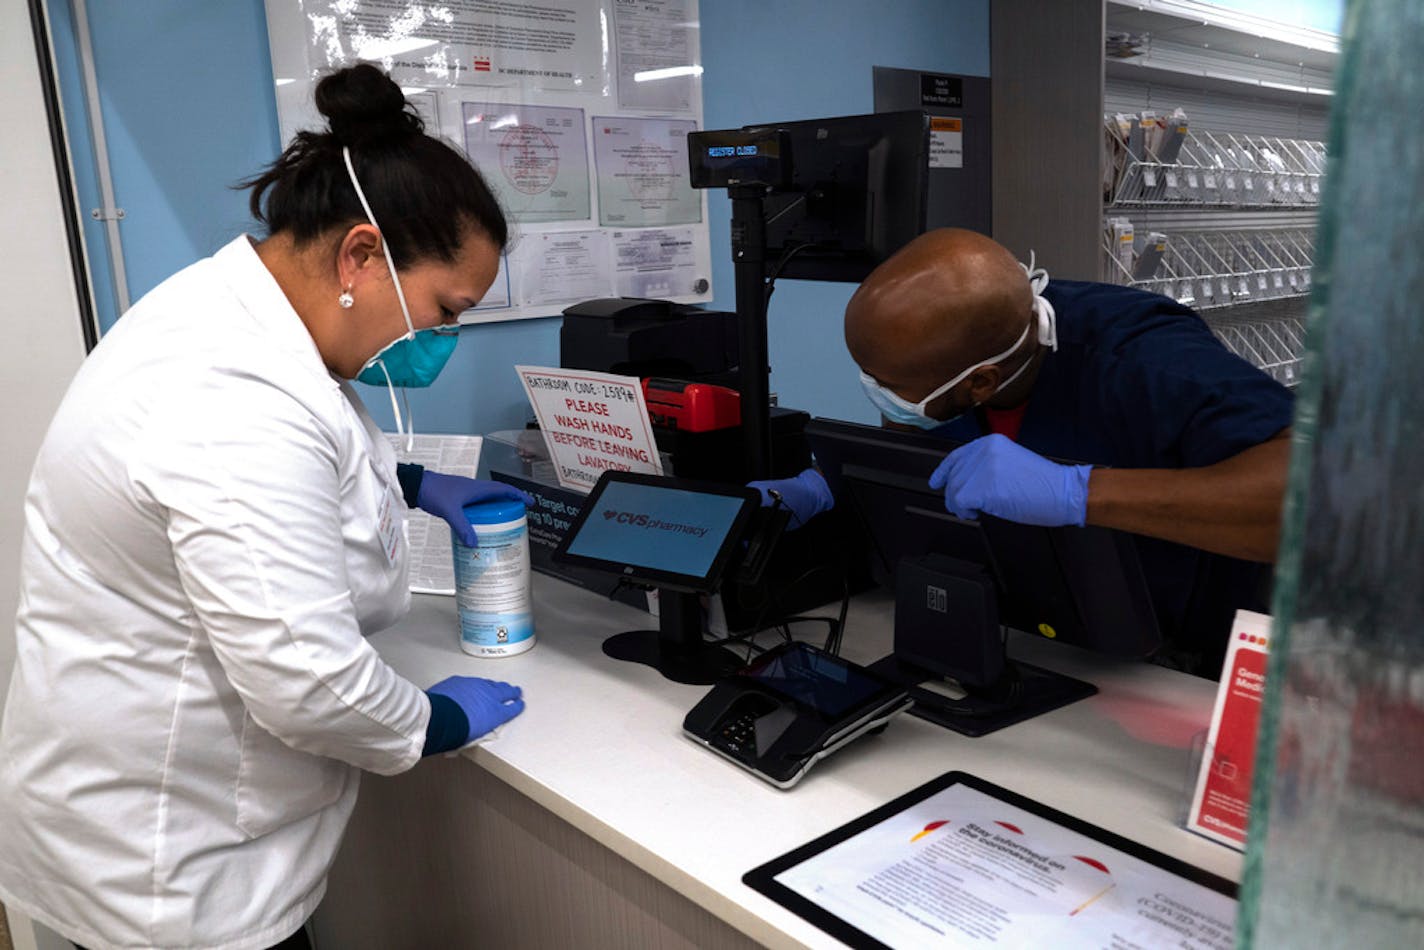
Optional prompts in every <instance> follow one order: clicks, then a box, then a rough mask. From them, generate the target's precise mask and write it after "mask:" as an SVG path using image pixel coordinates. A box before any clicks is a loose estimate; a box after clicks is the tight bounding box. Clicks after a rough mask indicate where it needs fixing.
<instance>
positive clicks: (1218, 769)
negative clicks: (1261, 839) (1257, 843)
mask: <svg viewBox="0 0 1424 950" xmlns="http://www.w3.org/2000/svg"><path fill="white" fill-rule="evenodd" d="M1270 638H1271V618H1270V617H1268V616H1266V615H1265V614H1258V613H1253V612H1251V611H1249V610H1238V611H1237V612H1236V618H1235V620H1234V621H1233V623H1232V627H1231V644H1230V646H1229V647H1228V648H1227V652H1226V663H1225V664H1224V665H1223V666H1222V669H1221V685H1220V686H1218V687H1217V691H1216V707H1215V709H1213V710H1212V715H1211V730H1210V731H1209V732H1208V733H1207V740H1206V748H1205V749H1204V750H1203V752H1202V761H1201V768H1200V770H1199V771H1198V773H1197V783H1196V789H1195V791H1194V793H1193V795H1192V806H1191V810H1190V812H1189V813H1188V815H1187V827H1188V828H1189V829H1191V830H1192V831H1195V832H1198V833H1199V834H1203V835H1206V836H1207V837H1208V838H1211V839H1213V840H1215V841H1220V842H1221V843H1222V844H1226V845H1230V846H1231V847H1233V848H1235V849H1237V850H1238V851H1241V850H1244V849H1245V847H1246V821H1247V818H1248V817H1249V816H1248V810H1249V808H1250V804H1251V770H1252V766H1253V764H1254V763H1255V761H1256V727H1257V724H1258V722H1259V721H1260V718H1261V700H1262V699H1263V697H1264V696H1265V689H1266V658H1267V656H1268V651H1269V647H1270Z"/></svg>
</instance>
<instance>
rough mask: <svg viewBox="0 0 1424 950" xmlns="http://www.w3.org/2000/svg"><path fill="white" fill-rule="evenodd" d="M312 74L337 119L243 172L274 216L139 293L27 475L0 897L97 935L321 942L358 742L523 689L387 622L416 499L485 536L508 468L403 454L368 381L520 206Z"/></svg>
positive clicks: (76, 933)
mask: <svg viewBox="0 0 1424 950" xmlns="http://www.w3.org/2000/svg"><path fill="white" fill-rule="evenodd" d="M316 96H317V106H318V108H319V110H320V111H321V112H322V113H323V114H324V115H325V116H326V117H327V119H328V120H329V124H330V129H329V131H326V132H322V133H313V132H303V133H301V134H299V135H298V136H297V137H296V139H294V140H293V142H292V144H291V146H290V147H289V148H288V149H287V150H286V151H285V152H284V153H283V154H282V156H281V157H280V158H279V159H278V160H277V161H276V162H274V163H273V165H272V166H271V167H270V168H268V169H267V170H266V171H265V172H264V173H263V174H261V175H259V176H258V177H256V178H255V179H253V180H252V181H251V182H248V183H247V184H248V185H249V186H250V187H251V188H252V206H253V211H254V214H255V215H256V216H257V217H258V219H259V220H261V221H263V222H264V223H265V224H266V226H267V232H268V234H267V237H266V238H265V239H263V240H262V241H260V242H257V241H254V240H252V239H250V238H248V237H246V236H243V237H240V238H238V239H237V240H235V241H233V242H232V243H231V244H229V245H227V246H226V247H224V248H223V249H222V250H220V251H218V253H217V254H215V255H214V256H213V257H211V258H208V259H206V260H202V261H199V262H197V263H196V264H193V265H192V266H190V267H188V268H186V269H185V270H183V271H181V272H179V273H178V274H176V275H174V276H173V277H171V278H169V279H168V280H167V281H165V282H164V283H163V284H161V285H160V286H159V287H157V288H155V289H154V290H153V291H152V292H151V293H149V294H148V295H146V296H145V297H144V298H143V299H142V300H140V301H139V302H138V303H137V304H136V305H135V306H134V307H133V308H132V309H131V310H130V311H129V312H128V313H127V314H126V315H125V316H124V317H123V318H122V319H121V320H119V322H118V324H117V325H116V326H115V327H114V329H113V330H112V331H111V332H110V333H109V334H108V335H107V336H106V337H105V338H104V340H103V342H102V343H101V344H100V345H99V346H98V347H97V348H96V349H95V351H94V352H93V353H92V354H91V355H90V356H89V358H88V359H87V360H86V361H85V363H84V365H83V367H82V368H81V369H80V371H79V373H78V375H77V376H76V378H75V380H74V382H73V384H72V385H71V387H70V389H69V392H68V394H67V396H66V397H65V399H64V402H63V404H62V405H61V406H60V409H59V411H58V413H57V414H56V416H55V418H54V420H53V423H52V424H51V426H50V430H49V433H48V435H47V436H46V438H45V441H44V444H43V446H42V447H41V449H40V453H39V456H38V459H37V461H36V464H35V468H34V473H33V476H32V478H31V481H30V487H29V491H28V494H27V496H26V499H25V536H24V541H23V546H22V555H21V558H22V560H21V581H20V607H19V614H18V618H17V622H16V637H17V660H16V666H15V672H14V677H13V679H12V681H11V684H10V688H9V697H8V702H7V705H6V708H5V715H4V721H3V725H0V900H3V901H4V902H5V903H7V904H11V905H12V906H14V907H16V908H18V909H20V910H22V911H23V912H25V913H26V914H29V915H30V916H31V917H33V918H34V919H36V920H39V921H40V922H42V923H44V924H46V925H48V926H50V927H52V928H53V929H55V930H57V931H58V932H59V933H61V934H63V935H65V936H66V937H68V938H70V939H71V940H74V941H76V942H77V943H80V944H83V945H84V946H86V947H90V948H96V950H97V948H99V947H118V946H123V947H140V946H141V947H223V948H264V947H271V946H274V945H280V946H283V947H288V946H305V945H306V944H305V937H304V935H303V933H302V930H301V928H302V925H303V922H304V921H305V920H306V919H307V917H308V915H310V914H311V912H312V910H313V909H314V908H315V907H316V905H317V903H318V901H320V899H321V896H322V893H323V890H324V888H325V884H326V874H327V870H328V868H329V867H330V865H331V862H332V860H333V858H334V856H335V854H336V850H337V846H338V844H339V842H340V838H341V835H342V832H343V830H344V828H345V825H346V821H347V819H348V817H349V815H350V813H351V809H352V806H353V805H354V803H355V799H356V787H357V781H358V776H359V773H360V770H362V769H365V770H369V771H372V772H377V773H380V774H386V775H389V774H393V773H397V772H401V771H404V770H405V769H408V768H410V767H411V766H413V765H414V764H415V763H416V762H417V761H418V760H419V759H420V758H421V756H422V754H430V753H432V752H437V751H444V750H448V749H452V748H457V747H459V746H461V745H464V744H465V743H467V742H469V741H472V740H473V739H475V738H477V737H478V736H480V735H482V734H484V733H486V732H488V731H489V730H491V729H493V728H495V727H497V726H498V725H500V724H501V723H503V722H505V721H507V720H508V719H510V718H512V717H513V716H514V715H516V714H517V713H518V712H519V711H520V710H521V709H522V708H523V704H522V700H521V699H520V695H519V690H518V689H517V688H515V687H512V686H509V685H508V684H504V683H494V682H490V681H488V680H483V679H476V678H470V677H451V678H450V679H448V680H445V681H444V682H442V683H440V684H437V685H436V686H433V687H431V688H430V690H429V691H422V690H421V689H420V688H419V687H417V686H416V685H415V684H413V683H411V682H409V681H407V680H405V679H403V678H402V677H400V676H399V675H398V674H396V673H395V672H394V671H393V670H392V669H390V667H388V666H387V665H386V664H385V663H384V662H383V661H382V660H381V659H380V657H379V656H377V655H376V653H375V651H374V650H373V649H372V648H371V647H370V646H369V645H368V644H367V642H366V640H365V639H364V637H363V634H369V633H371V632H373V631H375V630H378V629H380V628H382V627H385V626H387V625H389V624H391V623H392V622H393V621H395V620H396V619H397V618H399V617H400V616H401V615H402V614H403V613H404V612H405V611H406V609H407V607H408V605H409V593H408V587H407V556H406V541H405V534H404V515H403V509H404V508H405V507H406V506H407V505H411V506H415V505H418V506H419V507H421V508H424V509H426V510H429V511H432V512H433V513H436V514H438V515H440V516H442V517H445V518H446V519H447V520H449V521H450V522H451V524H452V526H455V527H456V528H457V530H459V531H460V532H461V533H462V535H463V536H464V537H465V539H466V540H473V539H472V532H471V531H470V527H469V525H468V523H467V522H464V520H463V518H462V517H461V508H462V507H463V505H464V504H467V503H471V502H475V501H480V500H485V499H488V498H492V497H501V496H502V497H516V496H517V493H515V492H514V491H513V489H510V488H508V487H507V486H500V485H495V484H493V483H489V482H481V481H475V480H471V479H464V478H459V477H455V476H447V475H441V474H440V473H437V472H423V471H421V470H420V468H419V467H418V466H401V467H400V471H399V475H398V474H397V465H396V460H395V457H394V454H393V453H392V451H391V449H390V447H389V446H388V445H387V444H386V441H385V440H384V438H383V437H382V435H381V433H380V432H379V430H378V429H377V427H376V425H375V424H374V423H373V422H372V421H371V419H370V417H369V416H368V415H367V414H366V411H365V409H364V408H363V407H362V405H361V402H360V400H359V398H358V397H357V396H356V394H355V392H354V390H353V389H352V386H351V383H350V380H351V379H353V378H355V377H358V376H359V377H360V378H361V379H362V380H373V381H377V382H380V383H381V384H383V385H426V384H428V383H429V382H430V380H431V379H432V378H433V377H434V375H435V373H436V372H438V371H439V369H440V367H441V365H443V363H444V360H445V358H446V357H448V355H449V350H450V348H452V347H453V346H454V343H455V339H456V337H455V336H454V335H453V334H452V333H451V331H452V330H454V329H457V328H456V327H455V326H454V323H455V317H456V315H457V314H458V313H460V312H461V311H463V310H465V309H467V308H469V307H471V306H473V305H474V304H475V303H476V302H477V301H478V300H479V299H480V298H481V297H482V296H483V295H484V293H485V291H486V289H487V288H488V287H489V285H490V283H491V281H492V280H493V279H494V276H495V272H496V267H497V264H498V259H499V254H500V252H501V250H502V249H503V246H504V243H505V240H506V237H507V231H506V226H505V220H504V217H503V215H502V214H501V212H500V209H499V206H498V204H497V202H496V201H495V200H494V198H493V196H492V195H491V193H490V191H489V189H488V188H487V187H486V185H485V183H484V181H483V180H482V179H481V178H480V175H479V173H478V172H477V171H475V169H474V168H473V167H471V166H470V164H469V162H468V161H467V160H466V159H465V158H464V157H463V156H461V155H460V154H459V153H457V152H456V151H455V150H453V149H451V148H450V147H449V146H447V145H445V144H444V143H442V142H440V141H438V140H436V139H434V138H431V137H429V136H427V135H425V134H424V133H423V131H422V127H421V123H420V120H419V119H418V118H417V117H416V116H415V115H414V113H413V111H412V110H411V109H410V108H409V107H408V106H407V104H406V102H405V99H404V97H403V96H402V95H401V93H400V90H399V88H398V87H397V86H396V85H395V84H394V83H393V82H391V81H390V79H389V78H388V77H386V76H385V74H383V73H381V72H380V71H379V70H377V69H375V68H374V67H371V66H358V67H353V68H351V69H347V70H342V71H341V72H338V73H335V74H333V75H331V76H328V77H326V78H325V79H323V80H322V82H321V83H320V84H319V86H318V88H317V94H316ZM377 222H379V224H378V223H377ZM441 327H444V328H445V330H446V332H445V333H443V334H442V333H441V332H440V331H439V329H438V328H441Z"/></svg>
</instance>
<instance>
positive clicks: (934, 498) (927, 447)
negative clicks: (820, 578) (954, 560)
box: [806, 418, 1163, 658]
mask: <svg viewBox="0 0 1424 950" xmlns="http://www.w3.org/2000/svg"><path fill="white" fill-rule="evenodd" d="M806 437H807V439H808V440H809V441H810V443H811V447H812V451H813V452H814V453H815V455H816V458H817V462H818V464H820V465H822V468H823V474H825V475H826V477H827V479H828V480H829V481H831V483H832V485H833V486H836V485H837V484H838V483H839V481H840V480H841V478H842V468H843V466H844V465H845V464H846V460H847V459H848V458H850V459H851V465H852V473H851V475H850V478H851V479H852V480H855V479H859V480H860V481H867V482H869V481H873V482H874V483H876V484H881V485H885V486H887V487H889V488H892V489H895V490H899V491H903V492H905V493H907V494H913V495H914V496H915V498H916V500H917V501H919V502H921V503H922V506H923V512H922V513H923V514H926V515H933V517H934V518H935V519H936V520H938V521H940V522H942V523H944V524H945V525H947V526H953V525H956V524H958V525H963V526H964V527H965V528H966V529H970V528H972V529H975V530H977V532H978V533H979V536H980V539H981V541H982V544H983V545H984V546H985V547H987V550H988V557H987V558H986V561H987V563H985V564H984V566H985V567H986V568H987V569H988V570H989V571H990V573H991V574H992V575H993V576H994V579H995V582H996V584H998V585H999V587H1000V593H1001V600H1000V605H1001V611H1000V613H1001V620H1002V621H1003V622H1004V623H1006V624H1009V625H1010V626H1014V627H1017V628H1020V629H1022V628H1025V627H1026V628H1028V629H1027V630H1026V632H1029V633H1034V634H1036V635H1037V634H1043V635H1047V632H1046V631H1044V630H1041V629H1038V628H1037V624H1032V623H1022V622H1016V621H1021V620H1022V610H1021V609H1020V608H1021V607H1022V604H1016V603H1015V602H1014V598H1015V597H1016V596H1021V595H1019V593H1018V592H1017V591H1016V590H1014V589H1006V588H1009V587H1010V582H1009V581H1008V580H1006V577H1007V576H1008V575H1010V574H1012V573H1013V571H1014V570H1016V568H1015V567H1014V566H1012V565H1006V564H1004V563H1003V561H1004V560H1005V558H1006V552H1010V551H1012V550H1013V549H1014V548H1015V546H1023V545H1034V546H1036V547H1037V548H1038V549H1039V550H1045V549H1048V550H1051V552H1052V556H1053V560H1054V562H1055V564H1056V571H1057V576H1056V577H1053V578H1045V579H1044V583H1045V585H1052V586H1055V587H1059V586H1061V589H1062V591H1066V595H1067V597H1069V598H1071V600H1072V605H1073V615H1072V616H1071V617H1063V616H1062V615H1061V614H1060V615H1059V616H1056V617H1053V618H1049V617H1044V618H1043V620H1044V622H1047V621H1049V620H1054V621H1055V622H1054V623H1051V624H1050V628H1051V632H1052V638H1053V639H1056V640H1059V641H1061V642H1064V643H1070V644H1073V645H1075V646H1079V647H1083V648H1085V649H1089V650H1093V651H1095V652H1098V653H1103V654H1106V655H1110V656H1116V657H1128V658H1141V657H1145V656H1148V655H1150V654H1151V653H1152V652H1154V651H1155V650H1157V649H1158V648H1159V647H1160V646H1161V645H1162V640H1163V638H1162V633H1161V629H1160V627H1159V626H1158V623H1157V617H1156V612H1155V609H1154V607H1153V604H1152V598H1151V592H1150V590H1149V588H1148V586H1147V580H1146V575H1145V574H1144V573H1143V571H1142V565H1141V563H1140V561H1139V560H1138V557H1137V548H1136V543H1135V541H1134V539H1133V537H1132V536H1131V535H1129V534H1126V533H1124V532H1120V531H1112V530H1110V529H1107V528H1101V527H1093V526H1088V527H1058V528H1045V527H1037V526H1033V525H1023V524H1016V523H1013V522H1009V521H1003V520H1001V519H997V518H990V517H984V518H981V519H978V520H977V521H962V520H961V519H957V518H955V517H954V516H953V515H950V514H948V513H947V512H945V511H944V503H943V498H942V497H941V496H940V494H939V493H938V492H936V491H935V490H934V489H931V488H930V487H929V476H930V474H931V473H932V472H933V471H934V469H935V467H936V466H937V465H938V464H939V463H940V462H941V461H942V460H943V459H944V457H945V456H946V455H947V454H949V453H950V452H951V451H953V450H954V449H955V448H958V447H959V446H960V445H962V444H963V443H961V442H957V441H954V440H951V439H947V438H943V437H940V436H936V435H933V434H930V433H928V432H901V431H897V430H890V429H885V428H881V427H878V426H869V425H864V424H861V423H854V422H845V421H842V420H837V419H821V418H817V419H813V420H812V421H811V422H810V423H808V424H807V427H806ZM852 447H853V448H852ZM872 472H873V473H874V477H867V476H868V475H869V473H872ZM905 510H906V512H907V513H908V511H909V506H908V505H906V506H905ZM857 514H859V515H861V516H862V520H863V521H866V522H868V521H869V519H867V518H864V516H863V513H862V512H859V511H858V512H857ZM865 530H866V531H867V533H868V534H869V535H870V539H871V543H872V544H878V543H879V542H878V540H877V539H876V537H875V528H874V526H873V525H871V524H869V523H866V524H865ZM1020 549H1022V548H1021V547H1020ZM944 553H950V554H951V556H957V555H956V553H955V552H944ZM1090 566H1098V567H1101V568H1102V570H1100V571H1093V570H1090V569H1089V568H1090ZM886 567H888V568H890V569H891V570H893V567H894V565H886ZM1058 595H1059V596H1060V597H1062V596H1063V594H1062V593H1059V594H1058ZM1109 617H1111V618H1112V623H1111V629H1103V627H1102V625H1101V623H1100V622H1099V621H1100V620H1102V619H1103V618H1109Z"/></svg>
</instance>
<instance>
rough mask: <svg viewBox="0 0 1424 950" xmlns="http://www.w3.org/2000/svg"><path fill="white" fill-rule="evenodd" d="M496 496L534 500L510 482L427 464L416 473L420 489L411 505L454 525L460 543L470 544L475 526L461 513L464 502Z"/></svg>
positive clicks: (475, 502)
mask: <svg viewBox="0 0 1424 950" xmlns="http://www.w3.org/2000/svg"><path fill="white" fill-rule="evenodd" d="M500 500H506V501H520V502H523V503H524V504H525V505H533V504H534V499H533V497H532V496H530V495H529V494H528V493H527V492H522V491H520V490H519V489H517V488H515V487H514V486H513V485H506V484H505V483H504V482H491V481H485V480H484V479H482V478H466V477H465V476H463V475H442V474H441V473H440V472H433V471H431V470H430V469H428V468H427V469H426V470H425V471H424V473H422V474H421V476H420V491H419V492H417V493H416V497H415V505H416V507H417V508H419V509H420V510H421V511H427V512H429V513H430V514H432V515H434V516H435V517H437V518H443V519H444V520H445V522H446V523H447V524H449V525H450V527H451V528H452V529H454V531H455V537H457V538H459V539H460V543H461V544H463V545H465V546H466V547H471V548H472V547H474V546H475V545H476V544H477V543H478V538H477V536H476V535H475V529H474V528H473V527H471V526H470V519H468V518H466V517H465V506H466V505H478V504H480V503H481V502H486V501H500Z"/></svg>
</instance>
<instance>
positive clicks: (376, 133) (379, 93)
mask: <svg viewBox="0 0 1424 950" xmlns="http://www.w3.org/2000/svg"><path fill="white" fill-rule="evenodd" d="M316 107H317V110H318V111H319V112H321V114H322V115H324V116H326V120H327V123H328V124H329V125H330V126H331V134H332V135H334V136H335V137H336V140H337V141H338V142H340V143H341V144H342V145H349V146H352V147H353V148H354V147H358V146H361V145H364V144H367V143H370V142H374V141H379V140H381V139H389V138H406V137H408V136H411V135H418V134H420V133H421V132H423V131H424V129H425V123H423V122H422V121H421V120H420V116H418V115H416V114H415V112H414V111H413V110H411V109H410V107H409V105H408V104H407V103H406V101H405V94H404V93H402V92H401V90H400V86H397V85H396V84H395V82H393V81H392V80H391V77H389V76H387V75H386V74H385V73H384V72H382V71H381V70H380V69H378V68H377V67H375V66H372V65H371V64H370V63H357V64H356V65H355V66H348V67H346V68H345V69H340V70H337V71H336V72H334V73H331V74H329V75H327V76H325V77H323V78H322V80H321V82H319V83H317V86H316Z"/></svg>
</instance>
